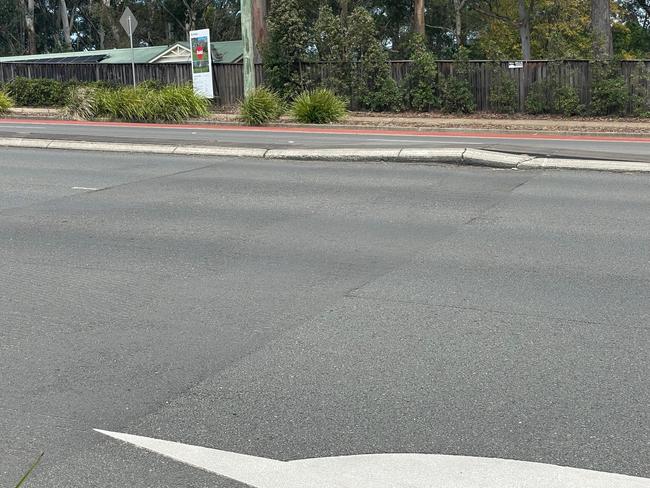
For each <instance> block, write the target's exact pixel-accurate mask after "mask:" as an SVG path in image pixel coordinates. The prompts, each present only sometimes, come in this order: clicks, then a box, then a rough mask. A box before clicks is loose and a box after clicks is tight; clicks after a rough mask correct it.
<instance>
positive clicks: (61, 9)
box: [59, 0, 72, 51]
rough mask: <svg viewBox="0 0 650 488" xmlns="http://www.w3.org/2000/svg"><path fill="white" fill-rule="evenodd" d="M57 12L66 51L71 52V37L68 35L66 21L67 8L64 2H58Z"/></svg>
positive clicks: (68, 27)
mask: <svg viewBox="0 0 650 488" xmlns="http://www.w3.org/2000/svg"><path fill="white" fill-rule="evenodd" d="M59 12H60V15H61V29H62V31H63V40H64V42H65V46H66V49H68V51H72V36H71V34H70V21H69V20H68V6H67V4H66V2H65V0H59Z"/></svg>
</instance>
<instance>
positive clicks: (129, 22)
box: [120, 7, 138, 88]
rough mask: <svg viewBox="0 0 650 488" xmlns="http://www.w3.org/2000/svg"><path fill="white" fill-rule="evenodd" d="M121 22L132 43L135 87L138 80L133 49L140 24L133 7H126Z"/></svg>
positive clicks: (132, 69)
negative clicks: (132, 9) (136, 29)
mask: <svg viewBox="0 0 650 488" xmlns="http://www.w3.org/2000/svg"><path fill="white" fill-rule="evenodd" d="M120 24H122V27H124V30H125V31H126V33H127V34H128V35H129V41H130V43H131V71H132V73H133V88H135V85H136V80H135V53H134V51H133V33H134V32H135V28H136V27H137V26H138V20H137V19H136V18H135V15H133V12H131V9H130V8H129V7H126V10H125V11H124V13H123V14H122V17H121V18H120Z"/></svg>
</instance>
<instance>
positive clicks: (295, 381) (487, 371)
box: [0, 148, 650, 488]
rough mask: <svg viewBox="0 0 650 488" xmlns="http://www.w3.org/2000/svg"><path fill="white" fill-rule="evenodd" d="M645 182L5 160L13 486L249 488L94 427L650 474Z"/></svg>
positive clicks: (3, 251)
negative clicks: (25, 476) (29, 472)
mask: <svg viewBox="0 0 650 488" xmlns="http://www.w3.org/2000/svg"><path fill="white" fill-rule="evenodd" d="M649 190H650V177H649V176H644V175H627V174H607V173H581V172H562V171H554V172H542V171H513V170H493V169H487V168H467V167H456V166H422V165H406V164H401V165H400V164H380V163H377V164H360V163H315V162H312V163H298V162H284V161H268V160H264V161H258V160H254V159H241V160H237V159H216V158H211V159H202V158H191V157H188V158H181V157H164V156H147V155H127V154H102V153H83V152H60V151H39V150H19V149H6V148H4V149H2V150H0V263H2V279H1V280H0V368H1V372H2V373H1V374H0V392H2V393H1V394H0V479H1V480H2V486H14V484H15V483H16V482H17V480H18V479H19V478H20V475H21V474H22V472H24V470H25V469H26V468H27V467H28V465H29V464H30V463H31V461H32V460H33V459H34V458H35V457H36V456H37V455H38V454H39V453H40V452H45V456H44V458H43V461H42V464H41V465H40V466H39V467H38V468H37V470H36V471H35V473H34V474H33V477H32V478H30V481H29V482H28V484H27V485H26V486H27V487H47V488H52V487H70V488H72V487H80V488H81V487H83V488H88V487H90V486H97V487H125V486H128V487H133V488H140V487H142V488H144V487H147V488H149V487H157V488H165V487H170V488H171V487H174V488H177V487H181V486H182V487H187V488H198V487H228V488H230V487H233V488H234V487H238V486H241V485H239V484H238V483H236V482H234V481H228V480H226V479H225V478H221V477H219V476H217V475H215V474H211V473H207V472H203V471H200V470H197V469H195V468H192V467H190V466H188V465H186V464H179V463H177V462H174V461H171V460H168V459H166V458H164V457H161V456H159V455H156V454H154V453H151V452H147V451H144V450H140V449H136V448H134V447H133V446H130V445H127V444H123V443H120V442H117V441H115V440H114V439H110V438H108V437H105V436H102V435H100V434H98V433H96V432H94V431H93V430H92V429H93V428H99V429H106V430H111V431H118V432H127V433H131V434H139V435H143V436H148V437H154V438H160V439H167V440H173V441H178V442H183V443H187V444H192V445H200V446H207V447H212V448H216V449H223V450H227V451H232V452H237V453H243V454H251V455H255V456H264V457H268V458H273V459H277V460H292V459H303V458H309V457H322V456H332V455H348V454H361V453H391V452H405V453H435V454H458V455H472V456H485V457H495V458H504V459H516V460H522V461H535V462H542V463H550V464H557V465H565V466H573V467H578V468H586V469H591V470H599V471H606V472H614V473H622V474H627V475H633V476H640V477H650V463H649V460H650V409H649V408H648V405H650V385H649V383H648V378H649V377H650V361H648V358H649V357H650V356H649V354H648V351H649V350H650V325H649V324H650V258H649V256H650V191H649ZM12 483H13V484H12ZM432 486H433V485H432ZM585 486H586V485H585Z"/></svg>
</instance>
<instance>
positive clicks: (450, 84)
mask: <svg viewBox="0 0 650 488" xmlns="http://www.w3.org/2000/svg"><path fill="white" fill-rule="evenodd" d="M441 99H442V100H441V101H442V110H443V112H447V113H462V114H471V113H472V112H474V111H475V110H476V102H475V101H474V95H473V94H472V90H471V87H470V85H469V82H467V81H466V80H462V79H459V78H456V77H454V76H451V77H449V78H447V79H445V80H444V81H443V82H442V97H441Z"/></svg>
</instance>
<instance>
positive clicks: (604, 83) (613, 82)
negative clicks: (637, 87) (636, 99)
mask: <svg viewBox="0 0 650 488" xmlns="http://www.w3.org/2000/svg"><path fill="white" fill-rule="evenodd" d="M628 100H629V93H628V89H627V84H626V83H625V79H624V78H622V77H616V78H610V79H601V80H596V81H595V82H594V83H592V85H591V104H590V106H589V109H590V111H591V113H592V114H594V115H623V114H624V113H625V109H626V107H627V102H628Z"/></svg>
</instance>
